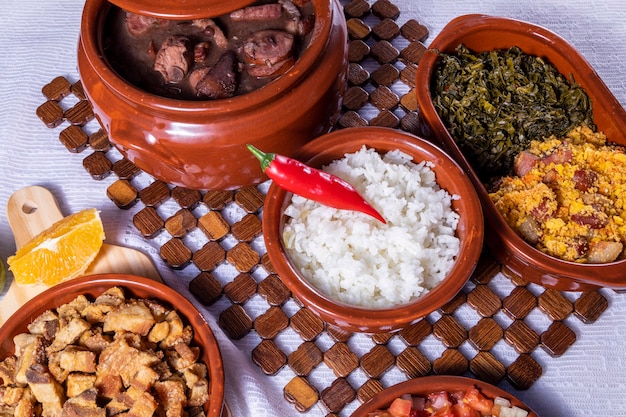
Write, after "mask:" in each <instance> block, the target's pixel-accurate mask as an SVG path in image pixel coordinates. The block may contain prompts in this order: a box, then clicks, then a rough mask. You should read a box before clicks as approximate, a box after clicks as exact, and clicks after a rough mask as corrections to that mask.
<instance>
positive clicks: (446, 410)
mask: <svg viewBox="0 0 626 417" xmlns="http://www.w3.org/2000/svg"><path fill="white" fill-rule="evenodd" d="M400 416H418V417H429V416H452V417H461V416H470V417H483V416H494V417H505V416H509V417H511V416H513V417H526V416H527V417H538V416H537V414H536V413H535V412H534V411H532V410H531V409H530V407H528V406H527V405H526V404H524V403H523V402H522V401H521V400H519V399H518V398H516V397H514V396H513V395H511V394H510V393H508V392H506V391H504V390H503V389H500V388H498V387H496V386H495V385H491V384H489V383H487V382H483V381H479V380H476V379H472V378H467V377H462V376H449V375H434V376H425V377H422V378H415V379H410V380H408V381H404V382H401V383H399V384H396V385H392V386H390V387H388V388H386V389H384V390H382V391H380V392H379V393H378V394H376V395H374V396H373V397H372V398H370V399H369V400H367V401H366V402H364V403H363V404H361V406H360V407H359V408H357V409H356V410H355V411H354V413H352V417H400Z"/></svg>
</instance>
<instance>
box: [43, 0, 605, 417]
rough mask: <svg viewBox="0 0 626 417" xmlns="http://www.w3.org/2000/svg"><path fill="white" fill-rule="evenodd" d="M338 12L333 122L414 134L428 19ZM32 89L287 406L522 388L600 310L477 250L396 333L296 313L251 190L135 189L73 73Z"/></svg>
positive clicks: (378, 11) (387, 7)
mask: <svg viewBox="0 0 626 417" xmlns="http://www.w3.org/2000/svg"><path fill="white" fill-rule="evenodd" d="M344 11H345V15H346V19H347V26H348V30H349V34H350V49H349V59H350V68H349V77H348V78H349V88H348V90H347V92H346V96H345V99H344V103H343V109H342V114H341V117H340V119H339V121H338V124H337V128H338V129H340V128H346V127H352V126H367V125H370V126H385V127H391V128H397V129H402V130H405V131H408V132H411V133H416V134H419V133H420V132H419V130H418V127H417V126H418V124H417V103H416V99H415V94H414V93H413V89H414V88H415V84H414V79H415V69H416V66H417V65H419V60H420V58H421V56H422V54H423V52H424V51H425V49H426V47H425V46H424V43H423V42H425V41H426V40H427V38H428V35H429V34H428V29H427V27H426V26H425V25H424V24H422V23H420V22H418V21H417V20H415V19H409V20H407V21H406V22H405V23H404V24H402V25H399V24H398V23H397V20H398V18H399V16H400V10H399V9H398V8H397V7H396V6H395V5H394V4H393V3H392V2H390V1H387V0H378V1H375V2H373V3H372V4H371V5H370V3H368V2H367V1H365V0H352V1H350V2H348V3H345V6H344ZM42 92H43V95H44V97H45V102H44V103H43V104H42V105H41V106H40V107H39V108H38V109H37V111H36V113H37V116H38V117H39V118H40V119H41V120H42V122H43V123H44V124H45V125H46V126H48V127H49V128H55V129H61V131H60V134H59V140H60V141H61V142H62V143H63V144H64V145H65V146H66V148H67V149H68V150H69V151H70V152H76V153H79V152H82V153H84V157H83V159H82V161H83V166H84V168H85V170H86V171H87V173H88V174H89V175H91V177H92V178H93V179H94V180H102V179H104V178H107V177H109V176H110V175H114V176H115V177H116V179H115V180H114V181H113V182H112V184H111V185H110V186H109V187H108V188H107V195H108V197H109V198H110V199H111V201H113V203H114V204H115V205H117V206H118V207H119V208H120V209H128V208H131V207H135V208H136V205H137V204H140V205H141V206H142V208H141V209H139V210H138V211H137V212H136V214H135V215H134V217H133V223H134V226H135V227H136V229H137V230H138V231H139V232H140V233H141V234H142V235H143V236H144V237H145V238H146V239H155V238H156V237H157V236H158V237H159V239H160V241H163V244H162V245H160V255H161V257H162V258H163V260H164V261H165V262H166V263H167V265H169V266H170V267H171V268H173V269H177V270H183V269H185V268H188V267H190V266H191V265H193V266H194V267H195V268H197V269H198V271H199V273H198V274H197V276H195V277H194V278H193V279H191V280H190V282H189V289H190V292H191V293H192V294H194V296H195V297H196V298H197V301H198V302H200V303H201V304H203V305H206V306H211V308H212V311H215V309H219V311H217V313H216V315H217V317H218V323H219V326H220V327H221V328H222V329H223V330H224V332H225V333H226V335H227V336H228V337H229V338H230V339H232V340H233V341H234V343H235V344H237V341H239V340H241V339H243V338H247V337H250V335H251V334H254V335H256V339H254V340H258V342H255V346H254V348H252V349H251V351H250V352H249V356H250V359H251V361H252V362H253V363H254V364H256V365H257V366H258V367H259V368H260V370H261V371H262V372H263V373H265V374H266V375H269V376H271V377H278V376H280V377H281V378H283V379H284V380H285V381H287V382H286V383H285V385H284V389H283V392H284V396H285V400H286V401H288V402H289V403H291V404H292V405H293V407H294V408H295V409H296V410H298V411H301V412H306V411H307V410H310V409H312V408H313V407H315V406H318V405H321V406H323V409H324V410H326V411H327V413H328V415H329V416H334V415H340V414H341V413H342V412H343V411H344V410H346V409H347V407H349V406H350V405H352V406H353V405H354V404H358V403H360V402H363V401H365V400H367V399H368V398H370V397H371V396H372V395H374V394H375V393H377V392H378V391H380V390H381V389H383V388H384V387H386V386H387V384H386V382H385V380H386V378H385V375H387V374H388V373H394V374H397V375H400V376H401V378H404V379H408V378H415V377H419V376H423V375H428V374H433V373H434V374H454V375H461V374H466V375H470V376H473V377H475V378H478V379H481V380H485V381H488V382H492V383H498V382H500V381H502V380H507V381H508V382H509V383H510V384H511V385H512V386H513V387H515V388H517V389H527V388H529V387H530V386H532V384H533V383H534V382H535V381H536V380H537V379H538V378H540V377H541V375H542V366H541V365H540V364H539V362H538V361H537V354H538V352H539V351H540V350H541V351H544V352H546V353H547V354H548V355H549V356H550V357H554V358H555V359H554V360H558V357H559V356H560V355H562V354H563V353H564V352H565V351H566V350H567V349H568V348H569V347H570V346H571V345H572V344H573V343H575V341H576V334H575V333H574V331H573V330H572V329H571V328H570V326H568V324H567V322H568V321H569V320H573V319H574V320H580V321H581V322H583V323H593V322H594V321H595V320H596V319H597V318H598V317H599V316H600V315H601V314H602V313H603V312H604V311H605V310H606V309H607V308H608V302H607V300H606V298H605V297H604V296H602V294H601V293H600V292H597V291H589V292H582V293H565V292H560V291H555V290H551V289H544V288H542V287H540V286H538V285H535V284H529V283H528V282H526V281H525V280H524V279H523V278H522V277H518V276H515V275H513V274H512V273H510V271H508V270H507V268H506V267H502V266H501V265H499V264H498V263H497V262H496V261H495V260H494V259H493V258H492V257H491V255H490V254H489V253H487V252H485V253H484V254H483V257H482V259H481V262H480V264H479V266H478V268H477V270H476V271H475V273H474V275H473V276H472V278H471V280H470V282H469V283H468V284H467V285H466V286H465V288H464V289H463V291H462V292H461V293H459V294H458V295H457V296H456V298H455V299H454V300H452V301H451V302H450V303H448V304H447V305H446V306H445V307H444V308H442V309H440V311H437V312H435V313H433V314H431V315H430V316H428V317H427V318H426V319H424V320H421V321H420V322H418V323H416V324H413V325H411V326H408V327H406V328H404V329H402V330H401V331H399V332H398V333H395V334H377V335H363V334H358V335H357V334H351V333H347V332H345V331H342V330H340V329H337V328H334V327H332V326H330V325H328V324H326V323H324V322H323V321H321V320H320V319H319V318H317V316H315V315H314V314H312V313H311V312H310V311H309V310H308V309H306V308H304V307H302V306H301V305H300V304H299V303H298V301H297V300H295V299H294V298H293V297H292V296H291V294H290V291H289V290H288V289H287V287H286V286H285V285H284V284H283V283H282V281H281V279H280V277H279V276H278V275H277V274H276V272H275V271H274V269H273V268H272V265H271V263H270V262H269V259H268V257H267V254H266V253H265V252H264V249H263V248H262V245H260V244H259V242H262V236H261V216H260V213H261V210H262V208H263V202H264V198H265V195H264V192H263V190H264V188H263V185H261V186H259V187H249V188H245V189H241V190H237V191H217V192H200V191H195V190H188V189H185V188H181V187H175V186H171V185H169V184H166V183H164V182H162V181H159V180H154V179H152V178H151V179H150V183H149V185H147V186H145V187H144V186H141V185H140V184H139V182H138V181H136V178H137V177H138V176H139V175H146V174H145V173H142V172H141V170H139V169H138V168H137V167H135V166H134V165H133V164H132V163H130V162H129V161H128V160H126V159H125V158H122V157H121V155H119V153H118V152H117V150H116V149H115V148H113V147H112V146H111V144H110V143H109V140H108V138H107V135H106V133H105V132H104V131H103V130H101V129H100V130H98V129H92V130H93V131H92V132H89V129H87V128H86V127H87V126H88V124H89V123H90V122H91V124H92V125H93V123H95V121H93V120H92V119H93V118H94V116H93V113H92V111H91V106H90V105H89V103H88V101H87V100H86V97H85V95H84V92H83V89H82V86H81V83H80V81H78V82H75V83H70V82H69V81H68V80H67V79H66V78H64V77H57V78H55V79H54V80H52V81H51V82H50V83H48V84H46V85H45V86H44V87H43V88H42ZM68 103H70V104H68ZM164 204H169V205H170V206H173V207H175V209H174V210H172V212H173V213H174V214H173V215H171V216H170V217H168V218H162V217H161V215H160V214H159V212H158V211H157V208H159V207H160V206H162V205H164ZM200 208H201V209H202V210H200ZM233 211H235V212H236V213H237V214H236V215H234V216H233V215H229V214H228V213H229V212H233ZM226 240H228V242H229V244H227V245H225V244H224V242H225V241H226ZM189 241H193V243H194V246H193V247H190V245H189V244H188V242H189ZM224 265H229V266H230V267H232V268H234V271H235V273H234V274H233V277H232V278H231V279H229V280H228V282H225V281H224V278H223V277H222V276H220V274H219V269H220V268H221V267H222V266H224ZM499 272H502V274H499ZM251 305H254V311H255V312H256V313H255V314H256V315H252V313H251V312H252V311H253V309H252V308H250V306H251ZM259 310H261V313H259ZM531 319H532V320H531ZM531 322H532V323H533V324H532V325H531V324H529V323H531ZM355 339H358V340H359V343H353V342H354V341H355ZM285 340H287V341H288V343H286V342H285ZM287 345H289V346H287ZM319 375H325V376H326V377H324V378H320V377H319ZM328 375H330V377H327V376H328ZM342 415H343V414H342Z"/></svg>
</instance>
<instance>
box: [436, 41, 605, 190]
mask: <svg viewBox="0 0 626 417" xmlns="http://www.w3.org/2000/svg"><path fill="white" fill-rule="evenodd" d="M440 56H441V62H440V65H439V66H438V67H437V69H436V71H435V74H434V77H433V81H432V82H433V84H432V86H431V88H432V91H433V101H434V105H435V108H436V109H437V112H438V113H439V116H440V117H441V119H442V120H443V122H444V124H445V125H446V127H447V128H448V131H449V132H450V134H451V135H452V137H453V138H454V140H455V141H456V142H457V144H458V145H459V147H460V149H461V151H462V152H463V154H464V155H465V156H466V158H467V159H468V161H469V163H470V164H471V165H472V167H473V168H474V170H475V171H476V173H477V174H478V176H479V177H480V178H481V180H483V181H485V182H486V181H487V180H489V179H490V178H492V177H495V176H503V175H506V174H508V173H509V172H510V170H511V168H512V166H513V160H514V158H515V155H517V153H519V152H520V151H522V150H523V149H525V148H526V147H527V146H528V144H529V142H530V141H531V140H542V139H544V138H546V137H549V136H551V135H556V136H563V135H565V134H566V133H567V132H569V131H570V130H572V129H573V128H575V127H577V126H581V125H586V126H588V127H590V128H592V129H594V130H595V125H594V123H593V115H592V108H591V107H592V106H591V102H590V100H589V97H588V96H587V93H586V92H585V91H584V89H583V88H582V87H581V86H580V85H578V84H577V83H576V82H575V80H574V79H573V77H571V76H570V80H569V81H568V79H567V78H566V77H565V76H564V75H562V74H560V73H559V72H558V70H557V69H556V68H555V67H554V66H553V65H552V64H550V63H548V62H546V61H545V60H544V59H542V58H540V57H537V56H531V55H527V54H525V53H524V52H522V50H521V49H520V48H518V47H513V48H510V49H508V50H494V51H486V52H481V53H473V52H472V51H470V50H469V49H468V48H467V47H465V46H464V45H459V47H458V48H457V49H456V53H454V54H444V53H440Z"/></svg>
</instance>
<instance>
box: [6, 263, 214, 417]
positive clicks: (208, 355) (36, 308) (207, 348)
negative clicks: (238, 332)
mask: <svg viewBox="0 0 626 417" xmlns="http://www.w3.org/2000/svg"><path fill="white" fill-rule="evenodd" d="M114 286H120V287H122V288H124V290H125V291H126V295H127V296H129V297H137V296H136V295H135V294H136V293H137V292H145V293H147V294H150V295H149V296H146V295H143V296H140V297H143V298H146V297H151V298H154V299H157V300H159V301H163V302H165V303H167V304H168V305H170V306H171V307H172V308H174V309H176V311H177V312H178V313H179V314H180V315H181V316H182V317H183V319H184V320H185V321H186V322H187V324H189V325H191V326H192V328H193V331H194V340H196V343H198V345H199V346H200V347H201V349H202V353H201V357H202V358H203V360H204V361H205V362H206V366H207V371H208V376H209V378H210V380H209V398H210V399H209V401H208V404H207V406H206V408H205V412H207V413H208V414H207V415H208V416H211V417H219V416H220V415H221V413H222V409H223V407H224V367H223V363H222V355H221V352H220V348H219V345H218V343H217V339H216V338H215V335H214V334H213V331H212V330H211V328H210V326H209V325H208V323H207V322H206V320H205V319H204V317H203V316H202V314H201V313H200V312H199V311H198V310H197V309H196V307H195V306H194V305H193V304H192V303H191V302H190V301H189V300H187V299H186V298H185V297H184V296H183V295H182V294H180V293H178V292H177V291H175V290H174V289H173V288H170V287H168V286H167V285H165V284H164V283H161V282H157V281H155V280H152V279H149V278H144V277H140V276H135V275H131V274H121V273H119V274H118V273H109V274H93V275H87V276H82V277H79V278H75V279H71V280H68V281H64V282H61V283H59V284H57V285H55V286H53V287H50V288H48V289H46V290H45V291H43V292H42V293H40V294H38V295H36V296H35V297H33V298H31V299H30V300H29V301H28V302H26V303H25V304H24V305H23V306H22V307H20V308H19V309H18V310H17V311H16V312H15V313H13V315H12V316H11V317H9V319H8V320H7V321H6V322H5V323H4V324H3V325H2V326H1V327H0V352H3V351H6V352H10V353H9V354H12V352H13V343H12V340H13V336H15V335H16V334H17V333H20V332H22V331H25V327H26V325H27V324H28V323H30V322H31V321H32V320H33V319H35V318H36V317H37V316H38V315H39V314H41V313H42V312H44V311H45V310H47V309H51V308H56V307H58V306H59V305H62V304H64V303H66V302H68V301H71V300H73V299H74V298H75V297H76V296H78V295H80V294H88V293H90V292H91V291H96V289H97V291H98V293H100V292H101V291H100V289H102V291H105V290H106V289H108V288H111V287H114ZM198 324H200V325H198ZM22 329H24V330H22ZM201 340H204V342H205V343H203V344H200V343H199V342H200V341H201ZM8 346H10V348H9V347H8Z"/></svg>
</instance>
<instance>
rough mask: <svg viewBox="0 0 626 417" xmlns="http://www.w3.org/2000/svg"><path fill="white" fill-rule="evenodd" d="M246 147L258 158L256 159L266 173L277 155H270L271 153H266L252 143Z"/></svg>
mask: <svg viewBox="0 0 626 417" xmlns="http://www.w3.org/2000/svg"><path fill="white" fill-rule="evenodd" d="M246 147H247V148H248V150H249V151H250V152H252V155H254V156H256V158H257V159H258V160H259V162H260V163H261V169H262V170H263V172H265V170H266V169H267V167H268V166H269V165H270V163H271V162H272V160H274V156H275V154H273V153H269V152H268V153H265V152H263V151H262V150H260V149H259V148H257V147H255V146H254V145H252V144H250V143H249V144H247V145H246Z"/></svg>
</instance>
